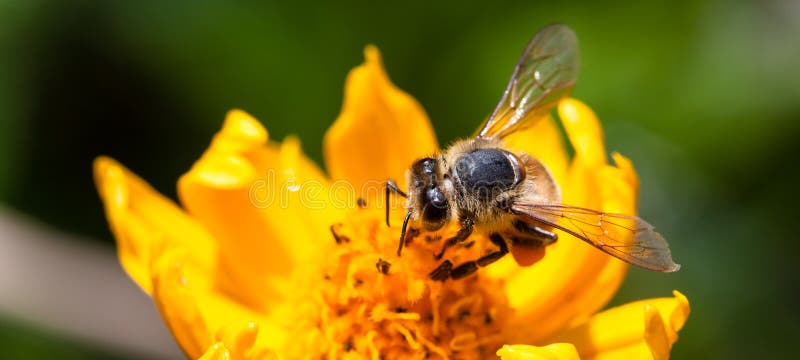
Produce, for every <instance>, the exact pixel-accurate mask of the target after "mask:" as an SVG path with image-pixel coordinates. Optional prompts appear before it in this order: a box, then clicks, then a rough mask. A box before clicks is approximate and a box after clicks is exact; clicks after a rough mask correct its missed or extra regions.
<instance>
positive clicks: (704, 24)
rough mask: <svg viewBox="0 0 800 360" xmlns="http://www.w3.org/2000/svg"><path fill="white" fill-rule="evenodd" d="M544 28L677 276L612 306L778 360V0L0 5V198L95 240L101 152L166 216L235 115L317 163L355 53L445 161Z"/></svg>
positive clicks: (721, 346) (782, 314) (784, 72)
mask: <svg viewBox="0 0 800 360" xmlns="http://www.w3.org/2000/svg"><path fill="white" fill-rule="evenodd" d="M555 21H558V22H563V23H566V24H568V25H569V26H571V27H572V28H573V29H575V30H576V32H577V33H578V36H579V39H580V41H581V49H582V59H583V63H582V73H581V77H580V79H579V82H578V86H577V88H576V91H575V95H576V97H579V98H581V99H582V100H584V101H586V102H587V103H588V104H590V105H591V106H592V107H593V108H594V109H595V110H596V111H597V113H598V114H599V116H600V118H601V119H602V120H603V121H604V125H605V127H606V136H607V140H608V148H609V150H616V151H620V152H621V153H623V154H625V155H627V156H629V157H631V158H632V159H633V160H634V164H636V165H637V169H638V171H639V173H640V176H641V180H642V195H641V213H642V214H643V216H644V217H645V218H647V219H650V220H652V222H654V223H656V224H658V226H659V229H660V230H661V231H662V232H663V233H664V234H665V235H666V236H667V237H668V238H669V239H670V242H671V244H672V247H673V253H674V254H675V257H676V259H677V260H678V261H679V262H681V263H682V264H683V265H684V267H683V269H682V270H681V271H680V272H679V273H677V274H674V275H664V274H655V273H649V272H644V271H640V270H636V269H634V270H632V271H631V273H630V278H629V280H628V281H627V282H626V284H625V285H624V287H623V289H622V291H621V293H620V294H619V295H618V296H617V298H616V299H615V300H614V302H615V303H621V302H625V301H628V300H633V299H638V298H644V297H650V296H667V295H668V294H669V291H671V290H672V289H679V290H681V291H682V292H684V293H685V294H686V295H687V296H688V297H689V299H690V301H691V302H692V315H691V317H690V319H689V322H688V324H687V326H686V328H685V329H684V330H683V331H682V332H681V334H680V336H681V340H680V341H679V342H678V343H677V345H676V346H675V348H674V350H673V355H674V357H675V358H678V359H684V358H709V359H713V358H717V359H727V358H749V357H758V358H782V357H789V356H790V355H789V354H792V352H790V351H793V350H795V349H794V347H793V346H792V344H791V343H790V341H789V340H790V339H798V338H800V325H798V324H800V310H798V308H797V307H796V298H797V296H798V294H800V288H798V285H797V283H796V282H794V281H791V279H790V278H791V277H792V275H791V274H793V273H796V272H797V271H796V269H794V268H793V267H794V265H795V264H797V262H798V260H799V259H798V254H800V245H798V242H797V241H795V239H796V238H797V235H796V233H795V232H794V228H793V227H792V226H791V225H792V224H793V223H794V222H796V220H795V219H797V218H798V215H800V210H798V209H797V207H796V206H793V205H794V204H793V200H796V199H797V190H796V186H797V184H800V169H798V167H797V166H796V163H795V162H794V161H796V160H795V159H796V157H797V155H798V153H800V152H799V151H798V149H797V147H796V145H795V143H796V137H797V135H798V134H800V122H798V121H797V119H798V117H800V86H798V84H800V71H797V66H798V65H800V46H798V42H797V39H798V38H800V5H798V3H797V2H794V1H791V0H785V1H782V0H769V1H757V2H756V1H752V2H748V1H725V0H701V1H664V0H662V1H654V2H639V1H632V0H622V1H609V2H590V1H585V2H573V3H567V4H565V3H561V2H528V1H500V2H491V3H490V2H483V3H476V4H473V3H469V4H468V3H466V2H457V1H443V2H432V3H428V2H422V1H411V2H405V3H404V4H403V5H402V6H396V5H390V4H374V3H372V2H350V1H345V2H336V3H330V4H328V3H322V2H315V3H296V4H289V3H285V4H277V3H276V4H257V3H254V2H211V1H196V2H192V3H191V6H187V5H186V4H182V5H179V4H178V2H155V1H144V2H90V1H71V2H57V1H53V2H44V1H27V2H22V1H17V2H14V1H6V2H3V3H1V4H0V54H2V55H0V119H2V120H0V200H1V201H3V202H4V203H8V204H10V205H11V206H13V207H15V208H17V209H20V210H22V211H25V212H28V213H30V214H33V215H35V216H38V217H40V218H42V219H44V220H46V221H48V222H49V223H52V224H54V225H56V226H58V227H60V228H62V229H65V230H67V231H71V232H77V233H82V234H88V235H92V236H94V237H95V238H98V239H104V240H103V241H111V240H110V236H109V234H108V232H107V230H106V224H105V221H104V218H103V215H102V211H101V209H100V205H99V201H98V200H97V197H96V195H95V191H94V188H93V184H92V179H91V161H92V159H93V158H94V157H95V156H97V155H99V154H108V155H111V156H113V157H115V158H117V159H118V160H120V161H121V162H122V163H124V164H126V165H128V166H129V167H130V168H131V169H133V170H134V171H136V172H137V173H139V174H140V175H142V176H143V177H144V178H146V179H148V180H149V181H150V182H151V183H152V184H153V185H154V186H155V187H156V188H157V189H159V190H160V191H162V192H164V193H166V194H168V195H170V196H173V197H174V193H175V190H174V182H175V180H176V179H177V177H178V176H179V175H180V174H181V173H182V172H183V171H186V170H187V169H188V167H189V166H190V165H191V164H192V162H193V161H194V160H195V159H196V157H197V156H198V155H199V154H200V153H201V152H202V151H203V149H204V147H205V145H206V144H207V143H208V142H209V141H210V137H211V135H212V134H213V133H214V132H215V130H216V129H217V128H218V127H219V126H220V124H221V121H222V119H223V117H224V114H225V112H226V111H227V110H228V109H231V108H234V107H236V108H242V109H244V110H246V111H248V112H250V113H251V114H253V115H254V116H256V117H257V118H259V119H260V120H261V121H262V122H263V123H264V124H265V125H266V126H267V128H268V129H269V131H270V136H271V137H272V138H273V139H280V138H282V137H283V136H285V135H287V134H290V133H295V134H299V135H300V137H301V139H302V140H303V141H304V149H305V150H306V151H307V153H308V154H309V155H310V156H311V157H312V158H314V159H315V160H317V161H320V160H321V158H322V156H321V139H322V135H323V133H324V131H325V129H326V128H327V126H328V125H329V124H330V123H331V122H332V121H333V120H334V119H335V118H336V116H337V113H338V111H339V107H340V103H341V98H342V86H343V81H344V78H345V76H346V74H347V71H348V70H349V69H350V68H352V67H353V66H355V65H357V64H359V63H360V62H361V60H362V49H363V47H364V45H365V44H368V43H374V44H376V45H378V46H379V47H380V49H381V50H382V52H383V55H384V62H385V63H386V67H387V70H388V72H389V74H390V76H391V77H392V79H393V80H394V81H395V82H396V83H397V84H398V86H400V87H401V88H403V89H405V90H406V91H408V92H410V93H411V94H412V95H414V96H415V97H416V98H417V99H419V100H420V102H421V103H422V104H423V106H424V107H425V108H426V110H427V111H428V112H429V115H430V116H431V119H432V121H433V122H434V126H435V127H436V129H437V133H438V136H439V137H440V140H441V141H442V143H447V142H449V141H452V140H454V139H456V138H458V137H463V136H467V135H469V134H471V133H472V131H473V130H474V128H475V126H477V124H478V123H479V122H480V121H481V119H483V118H484V117H485V116H486V115H487V114H488V112H489V111H490V110H491V109H492V108H493V106H494V104H495V102H496V101H497V99H498V98H499V96H500V93H501V91H502V89H503V87H504V85H505V82H506V81H507V79H508V76H509V74H510V71H511V68H512V66H513V64H514V62H515V61H516V58H517V56H518V55H519V53H520V51H521V50H522V48H523V46H524V45H525V44H526V42H527V41H528V39H529V38H530V36H531V35H532V34H533V33H534V32H535V31H536V30H537V29H538V28H540V27H542V26H543V25H545V24H547V23H550V22H555ZM57 344H58V343H57ZM21 346H26V345H21ZM51 349H53V348H51ZM53 351H57V349H56V350H53Z"/></svg>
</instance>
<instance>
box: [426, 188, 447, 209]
mask: <svg viewBox="0 0 800 360" xmlns="http://www.w3.org/2000/svg"><path fill="white" fill-rule="evenodd" d="M425 198H426V199H427V200H428V203H429V204H431V205H432V206H435V207H438V208H445V207H447V199H445V198H444V194H443V193H442V191H441V190H439V189H437V188H433V189H429V190H428V191H426V192H425Z"/></svg>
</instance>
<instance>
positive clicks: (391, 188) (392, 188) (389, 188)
mask: <svg viewBox="0 0 800 360" xmlns="http://www.w3.org/2000/svg"><path fill="white" fill-rule="evenodd" d="M392 192H395V193H397V194H398V195H400V196H402V197H408V195H406V193H404V192H403V190H400V188H399V187H398V186H397V183H395V182H394V180H386V226H391V225H389V198H390V196H391V195H392Z"/></svg>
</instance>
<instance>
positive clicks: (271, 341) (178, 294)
mask: <svg viewBox="0 0 800 360" xmlns="http://www.w3.org/2000/svg"><path fill="white" fill-rule="evenodd" d="M188 260H189V259H188V256H187V254H186V252H185V251H180V250H173V251H170V252H167V253H166V254H164V255H163V256H161V257H160V258H159V261H158V262H157V263H156V264H155V265H154V268H153V271H152V273H153V280H152V281H153V286H154V291H153V299H154V300H155V302H156V305H157V306H158V309H159V311H160V312H161V316H162V318H163V319H164V321H165V322H166V324H167V326H168V327H169V328H170V330H171V332H172V334H173V336H174V337H175V339H176V341H177V342H178V344H179V345H180V346H181V348H182V349H183V350H184V352H186V354H187V355H189V356H190V357H192V358H197V357H199V356H200V355H201V354H202V353H203V351H204V350H205V349H207V348H208V347H209V346H212V345H213V344H214V343H215V342H222V343H224V347H225V350H226V351H227V352H228V353H229V354H230V355H235V356H238V355H242V356H252V355H253V354H261V353H266V352H268V350H267V349H274V348H277V347H279V346H282V345H283V343H284V342H285V341H286V338H287V334H286V333H285V330H283V329H282V328H280V327H279V326H278V325H277V324H275V323H274V322H273V321H272V319H271V318H270V317H269V316H268V315H266V314H264V313H258V312H255V311H252V309H249V308H247V307H245V306H243V305H242V304H240V303H238V302H236V301H234V300H232V299H230V298H228V297H227V296H225V295H223V294H220V293H219V292H217V291H216V289H215V287H214V284H213V279H211V278H208V277H207V276H204V275H203V274H202V273H198V272H197V269H196V268H195V267H194V266H192V265H191V263H190V262H189V261H188Z"/></svg>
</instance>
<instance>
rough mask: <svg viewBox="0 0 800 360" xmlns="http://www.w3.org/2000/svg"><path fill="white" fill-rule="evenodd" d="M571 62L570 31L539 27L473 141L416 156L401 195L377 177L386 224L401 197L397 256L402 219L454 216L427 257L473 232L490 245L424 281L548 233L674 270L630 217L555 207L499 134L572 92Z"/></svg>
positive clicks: (540, 241)
mask: <svg viewBox="0 0 800 360" xmlns="http://www.w3.org/2000/svg"><path fill="white" fill-rule="evenodd" d="M578 65H579V52H578V42H577V38H576V36H575V33H574V32H573V31H572V30H571V29H570V28H569V27H567V26H565V25H562V24H555V25H550V26H547V27H545V28H543V29H542V30H540V31H539V32H538V33H536V35H535V36H534V37H533V39H532V40H531V41H530V43H529V44H528V46H527V47H526V48H525V51H524V52H523V53H522V56H521V58H520V59H519V61H518V62H517V65H516V67H515V68H514V72H513V73H512V74H511V80H510V81H509V83H508V85H507V86H506V89H505V92H503V96H502V97H501V99H500V102H499V103H498V104H497V106H496V107H495V109H494V111H493V112H492V114H491V115H490V116H489V118H488V119H487V120H486V122H485V123H484V124H483V126H482V127H481V128H480V130H479V131H478V133H477V135H476V136H475V137H473V138H470V139H465V140H460V141H457V142H455V143H454V144H453V145H451V146H450V147H449V148H448V149H447V150H445V151H444V152H443V153H440V154H437V155H434V156H432V157H425V158H422V159H419V160H417V161H415V162H414V163H413V164H412V165H411V167H410V169H409V170H408V171H407V177H408V184H409V189H408V194H406V193H405V192H403V191H402V190H401V189H400V188H399V187H398V186H397V184H396V183H395V182H394V181H391V180H389V181H387V182H386V197H387V207H386V224H387V225H389V206H388V200H389V196H390V194H391V193H396V194H399V195H400V196H403V197H405V198H406V204H405V207H406V209H407V212H406V215H405V219H404V221H403V227H402V231H401V235H400V243H399V246H398V248H397V255H398V256H400V254H401V252H402V249H403V247H404V244H405V236H406V230H407V229H408V226H409V222H413V223H414V224H419V226H420V227H421V229H422V230H424V231H437V230H439V229H441V228H443V227H444V226H445V225H447V224H449V223H451V222H458V224H459V225H460V228H459V230H458V232H457V233H456V234H455V235H454V236H452V237H451V238H449V239H446V240H444V243H443V246H442V248H441V251H439V252H438V253H437V254H435V258H436V259H437V260H441V259H442V257H443V256H444V254H445V252H446V250H447V249H448V248H450V247H453V246H455V245H458V244H461V243H464V242H465V241H466V240H467V239H468V238H469V236H470V235H471V234H472V233H473V232H474V231H475V230H476V229H478V231H481V232H484V233H485V234H486V235H488V239H489V240H490V241H491V243H492V244H494V246H496V249H495V250H492V251H490V252H488V253H486V254H485V255H483V256H481V257H479V258H478V259H475V260H471V261H467V262H464V263H461V264H458V265H457V266H454V265H453V263H452V262H450V261H449V260H445V261H443V262H441V263H440V265H439V266H438V267H436V268H435V269H434V270H433V271H431V272H430V274H429V277H430V278H431V279H433V280H438V281H445V280H447V279H454V280H455V279H460V278H463V277H466V276H469V275H471V274H473V273H475V272H476V271H477V270H478V269H479V268H481V267H485V266H487V265H489V264H491V263H493V262H495V261H497V260H499V259H500V258H502V257H503V256H505V255H506V254H508V253H509V251H510V250H511V249H512V248H515V247H528V248H536V247H543V246H547V245H549V244H552V243H554V242H556V241H557V240H558V235H559V233H557V232H556V231H560V232H561V233H563V234H567V235H569V236H571V237H574V238H577V239H580V240H583V241H585V242H587V243H589V244H591V245H592V246H594V247H595V248H597V249H599V250H600V251H603V252H605V253H607V254H609V255H611V256H614V257H616V258H618V259H621V260H623V261H625V262H627V263H629V264H632V265H636V266H639V267H642V268H645V269H649V270H654V271H661V272H674V271H677V270H678V269H679V268H680V265H678V264H675V263H674V262H673V260H672V256H671V254H670V250H669V246H668V244H667V242H666V240H665V239H664V238H663V237H662V236H661V235H660V234H659V233H657V232H655V231H654V230H653V226H652V225H650V224H648V223H647V222H645V221H644V220H642V219H640V218H639V217H636V216H633V215H623V214H613V213H604V212H601V211H598V210H593V209H587V208H581V207H576V206H570V205H565V204H562V203H561V192H560V189H559V187H558V185H557V184H556V182H555V181H554V180H553V176H552V175H551V173H550V171H549V170H548V169H547V167H546V166H545V165H544V164H543V163H542V162H540V161H539V160H537V159H535V158H534V157H531V156H529V155H527V154H525V153H521V152H513V151H511V150H509V149H507V148H506V147H505V146H504V143H503V139H504V138H505V137H506V136H508V135H510V134H513V133H514V132H516V131H518V130H521V129H524V128H526V127H528V126H530V125H532V124H534V123H536V122H537V121H538V120H540V119H542V118H544V117H545V116H546V115H547V114H548V113H549V112H550V111H551V110H553V108H554V107H555V106H556V105H557V104H558V102H559V101H560V100H561V99H563V98H565V97H567V96H568V95H569V94H570V93H571V91H572V88H573V87H574V85H575V81H576V79H577V75H578Z"/></svg>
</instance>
